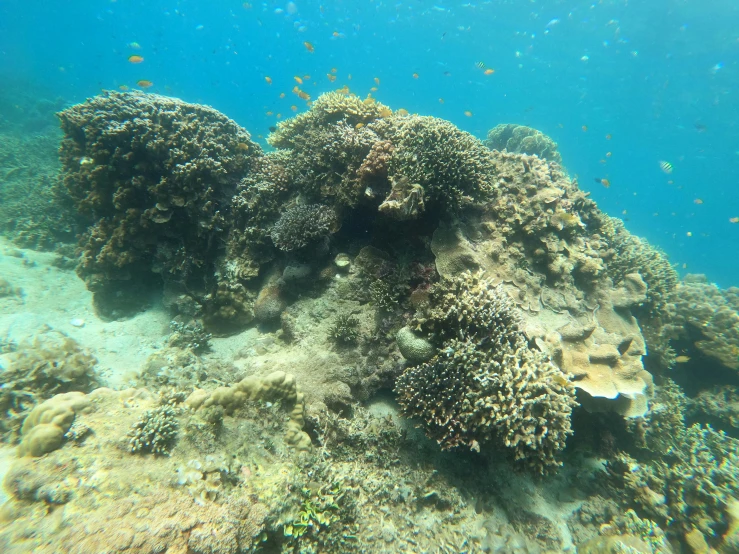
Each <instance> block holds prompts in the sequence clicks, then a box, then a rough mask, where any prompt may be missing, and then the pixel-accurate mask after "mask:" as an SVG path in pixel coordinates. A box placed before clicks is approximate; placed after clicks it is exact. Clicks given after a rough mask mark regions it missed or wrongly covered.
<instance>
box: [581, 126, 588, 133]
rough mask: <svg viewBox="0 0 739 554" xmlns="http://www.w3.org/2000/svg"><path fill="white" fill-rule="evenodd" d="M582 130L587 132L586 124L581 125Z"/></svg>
mask: <svg viewBox="0 0 739 554" xmlns="http://www.w3.org/2000/svg"><path fill="white" fill-rule="evenodd" d="M582 130H583V132H585V133H587V132H588V126H587V125H583V126H582Z"/></svg>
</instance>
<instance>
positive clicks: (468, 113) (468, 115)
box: [464, 110, 472, 117]
mask: <svg viewBox="0 0 739 554" xmlns="http://www.w3.org/2000/svg"><path fill="white" fill-rule="evenodd" d="M464 115H466V116H467V117H472V112H471V111H469V110H467V111H465V112H464Z"/></svg>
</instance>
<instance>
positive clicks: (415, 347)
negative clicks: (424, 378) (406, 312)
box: [395, 325, 437, 363]
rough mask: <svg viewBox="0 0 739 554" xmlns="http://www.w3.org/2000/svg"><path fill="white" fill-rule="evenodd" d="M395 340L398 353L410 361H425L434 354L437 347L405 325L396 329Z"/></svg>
mask: <svg viewBox="0 0 739 554" xmlns="http://www.w3.org/2000/svg"><path fill="white" fill-rule="evenodd" d="M395 340H396V341H397V343H398V350H400V353H401V354H402V355H403V357H404V358H405V359H406V360H408V361H409V362H411V363H420V362H426V361H428V360H430V359H431V358H433V357H434V354H436V350H437V348H436V347H435V346H434V345H433V344H432V343H431V342H430V341H428V340H426V339H424V338H423V337H419V336H418V335H417V334H416V333H414V332H413V329H411V328H410V327H408V326H407V325H406V326H405V327H402V328H401V329H400V331H398V333H397V335H395Z"/></svg>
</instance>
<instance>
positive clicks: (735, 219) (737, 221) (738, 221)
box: [729, 217, 739, 223]
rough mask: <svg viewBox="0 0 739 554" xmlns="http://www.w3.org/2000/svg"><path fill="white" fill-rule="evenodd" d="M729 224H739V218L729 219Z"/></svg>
mask: <svg viewBox="0 0 739 554" xmlns="http://www.w3.org/2000/svg"><path fill="white" fill-rule="evenodd" d="M729 223H739V217H730V218H729Z"/></svg>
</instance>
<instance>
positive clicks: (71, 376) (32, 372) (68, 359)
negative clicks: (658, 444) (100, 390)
mask: <svg viewBox="0 0 739 554" xmlns="http://www.w3.org/2000/svg"><path fill="white" fill-rule="evenodd" d="M6 359H7V362H8V363H7V367H6V368H5V369H4V370H3V371H0V410H1V411H2V413H3V414H5V416H4V417H3V419H2V421H1V422H0V432H1V433H2V435H3V439H5V440H10V441H14V440H15V439H16V438H17V435H18V432H19V430H20V426H21V424H22V422H23V419H24V418H25V417H26V416H27V415H28V413H29V412H30V411H31V409H33V407H34V406H36V405H37V404H39V403H40V402H42V401H43V400H46V399H48V398H51V397H52V396H54V395H55V394H60V393H66V392H71V391H80V392H90V391H91V390H92V389H94V388H95V387H96V386H98V384H99V382H98V377H97V374H96V372H95V366H96V364H97V360H96V359H95V357H94V356H92V355H91V354H90V353H89V352H87V351H85V350H83V349H82V348H81V347H80V345H79V344H78V343H77V342H76V341H74V340H73V339H71V338H70V337H68V336H66V335H64V334H62V333H60V332H58V331H53V330H47V331H46V332H44V333H42V334H39V335H38V336H36V337H34V339H33V340H32V341H23V342H21V343H20V344H19V345H16V346H15V348H14V349H13V351H12V352H11V353H9V354H8V355H7V356H6Z"/></svg>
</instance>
